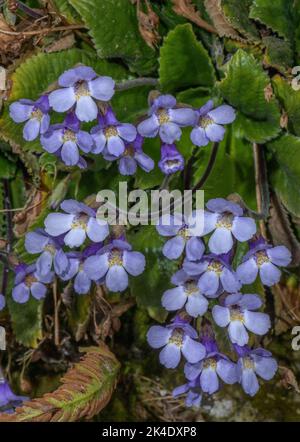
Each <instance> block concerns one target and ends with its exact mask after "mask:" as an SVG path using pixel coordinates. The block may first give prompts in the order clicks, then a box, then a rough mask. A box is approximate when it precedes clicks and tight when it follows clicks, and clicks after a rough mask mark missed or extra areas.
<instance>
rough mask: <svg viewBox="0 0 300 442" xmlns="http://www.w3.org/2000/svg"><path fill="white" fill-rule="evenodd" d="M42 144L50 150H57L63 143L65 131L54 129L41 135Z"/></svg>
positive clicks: (52, 151) (51, 151) (50, 151)
mask: <svg viewBox="0 0 300 442" xmlns="http://www.w3.org/2000/svg"><path fill="white" fill-rule="evenodd" d="M41 144H42V146H43V148H44V149H45V150H46V151H47V152H49V153H54V152H56V151H57V150H58V149H59V148H60V147H61V146H62V144H63V131H62V129H61V130H53V131H52V132H49V133H48V132H47V133H46V134H44V135H42V136H41Z"/></svg>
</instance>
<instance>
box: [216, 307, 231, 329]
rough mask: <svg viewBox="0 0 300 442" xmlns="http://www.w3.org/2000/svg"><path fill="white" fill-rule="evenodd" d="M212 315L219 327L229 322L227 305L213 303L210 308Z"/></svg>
mask: <svg viewBox="0 0 300 442" xmlns="http://www.w3.org/2000/svg"><path fill="white" fill-rule="evenodd" d="M212 316H213V318H214V321H215V323H216V324H217V325H218V326H219V327H226V326H227V325H228V324H229V322H230V312H229V309H228V308H227V307H222V306H221V305H215V306H214V307H213V309H212Z"/></svg>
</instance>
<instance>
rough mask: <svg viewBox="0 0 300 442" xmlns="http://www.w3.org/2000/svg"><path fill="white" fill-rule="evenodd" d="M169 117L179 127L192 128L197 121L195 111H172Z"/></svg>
mask: <svg viewBox="0 0 300 442" xmlns="http://www.w3.org/2000/svg"><path fill="white" fill-rule="evenodd" d="M169 116H170V118H171V121H172V122H173V123H176V124H178V125H179V126H192V125H193V124H194V123H195V120H196V113H195V111H194V110H193V109H188V108H186V109H184V108H182V109H170V110H169Z"/></svg>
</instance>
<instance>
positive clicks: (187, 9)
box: [172, 0, 217, 34]
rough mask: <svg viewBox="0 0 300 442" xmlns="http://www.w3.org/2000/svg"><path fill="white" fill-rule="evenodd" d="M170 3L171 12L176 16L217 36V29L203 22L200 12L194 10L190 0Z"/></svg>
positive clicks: (178, 0) (177, 0) (176, 0)
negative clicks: (171, 4)
mask: <svg viewBox="0 0 300 442" xmlns="http://www.w3.org/2000/svg"><path fill="white" fill-rule="evenodd" d="M172 3H173V11H174V12H176V14H178V15H182V16H183V17H185V18H187V19H188V20H190V21H191V22H193V23H195V24H196V25H198V26H199V27H200V28H203V29H205V30H206V31H208V32H212V33H214V34H217V29H215V28H214V27H213V26H212V25H210V24H209V23H207V22H206V21H205V20H203V18H202V17H201V15H200V12H199V11H197V10H196V6H195V5H193V4H192V1H191V0H172Z"/></svg>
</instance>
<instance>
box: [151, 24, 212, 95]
mask: <svg viewBox="0 0 300 442" xmlns="http://www.w3.org/2000/svg"><path fill="white" fill-rule="evenodd" d="M159 66H160V67H159V76H160V83H161V86H162V88H163V90H164V91H165V92H170V93H173V92H175V91H179V90H181V89H187V88H191V87H197V86H204V87H208V88H209V87H212V86H213V84H214V81H215V74H214V68H213V65H212V62H211V60H210V58H209V55H208V53H207V51H206V49H205V48H204V47H203V45H202V43H201V42H200V41H197V39H196V36H195V34H194V32H193V28H192V26H191V25H190V24H185V25H178V26H176V28H175V29H173V30H172V31H170V32H169V33H168V35H167V36H166V37H165V39H164V42H163V45H162V47H161V49H160V58H159Z"/></svg>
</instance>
